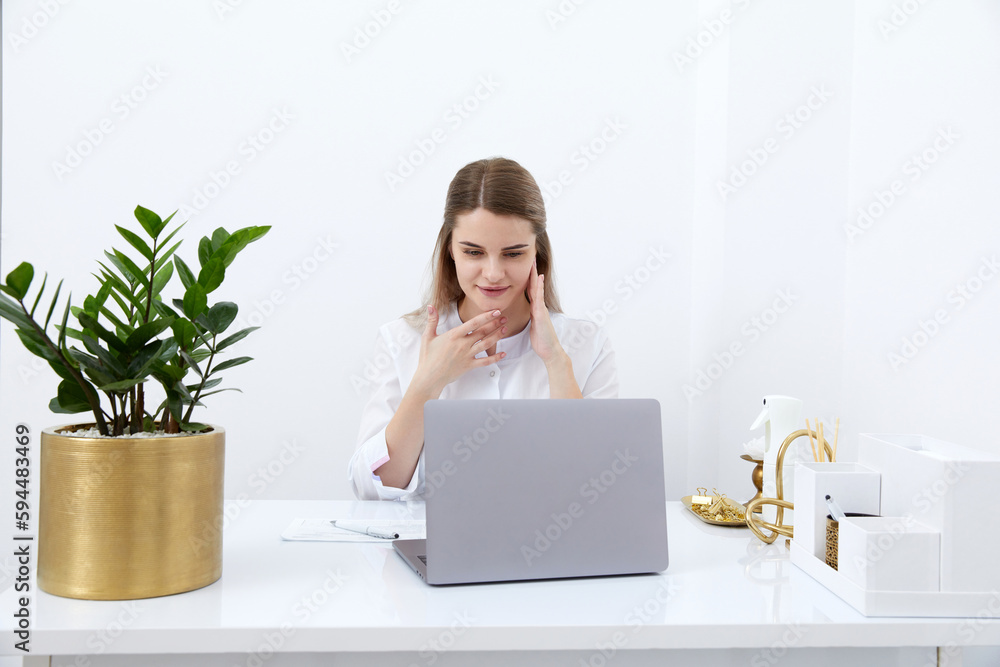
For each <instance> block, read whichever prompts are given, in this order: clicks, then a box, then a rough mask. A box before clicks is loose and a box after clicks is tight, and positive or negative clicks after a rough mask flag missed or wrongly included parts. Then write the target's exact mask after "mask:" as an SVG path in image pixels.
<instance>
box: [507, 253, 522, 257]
mask: <svg viewBox="0 0 1000 667" xmlns="http://www.w3.org/2000/svg"><path fill="white" fill-rule="evenodd" d="M523 254H524V253H523V252H509V253H507V256H508V257H520V256H521V255H523Z"/></svg>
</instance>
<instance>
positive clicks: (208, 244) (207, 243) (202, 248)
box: [198, 236, 212, 266]
mask: <svg viewBox="0 0 1000 667" xmlns="http://www.w3.org/2000/svg"><path fill="white" fill-rule="evenodd" d="M211 258H212V239H210V238H208V237H207V236H203V237H202V239H201V243H199V244H198V264H200V265H201V266H204V265H205V263H206V262H208V260H210V259H211Z"/></svg>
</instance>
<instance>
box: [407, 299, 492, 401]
mask: <svg viewBox="0 0 1000 667" xmlns="http://www.w3.org/2000/svg"><path fill="white" fill-rule="evenodd" d="M438 319H439V313H438V311H437V309H436V308H435V307H434V306H428V307H427V326H426V328H425V329H424V333H423V335H422V336H421V340H420V361H419V362H418V364H417V371H416V373H415V374H414V376H413V380H411V382H410V385H411V386H413V385H414V384H416V385H417V386H419V387H422V388H423V389H424V391H426V392H427V393H428V394H430V395H431V396H434V397H437V396H440V395H441V392H442V391H443V390H444V388H445V387H446V386H447V385H449V384H451V383H452V382H454V381H455V380H457V379H458V378H459V377H461V376H462V375H463V374H464V373H466V372H468V371H470V370H472V369H473V368H480V367H482V366H489V365H490V364H495V363H496V362H497V361H499V360H500V359H503V357H504V356H505V353H504V352H500V353H498V354H491V355H488V356H485V357H479V358H476V355H477V354H479V353H480V352H483V351H485V350H489V349H490V348H491V347H493V346H494V345H496V344H497V341H498V340H500V339H501V338H502V337H503V335H504V334H505V333H507V327H505V326H504V325H505V324H506V323H507V318H506V317H503V314H502V313H501V312H500V311H499V310H493V311H490V312H486V313H482V314H480V315H477V316H476V317H473V318H472V319H471V320H469V321H468V322H463V323H462V324H461V325H459V326H457V327H455V328H454V329H451V330H449V331H446V332H444V333H443V334H440V335H438V333H437V327H438Z"/></svg>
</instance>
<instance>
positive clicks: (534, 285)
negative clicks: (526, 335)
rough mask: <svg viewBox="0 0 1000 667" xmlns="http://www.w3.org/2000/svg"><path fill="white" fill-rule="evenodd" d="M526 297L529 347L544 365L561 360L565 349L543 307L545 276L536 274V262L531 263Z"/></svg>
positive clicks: (547, 311) (546, 309)
mask: <svg viewBox="0 0 1000 667" xmlns="http://www.w3.org/2000/svg"><path fill="white" fill-rule="evenodd" d="M528 298H529V300H530V302H531V331H530V340H531V348H532V349H533V350H534V351H535V354H537V355H538V356H539V357H540V358H541V360H542V361H543V362H545V365H546V366H549V365H551V364H552V363H555V362H560V361H563V359H564V358H565V356H566V351H565V350H563V347H562V345H561V344H560V343H559V337H558V336H556V329H555V327H554V326H552V318H551V317H549V309H548V308H546V307H545V276H544V275H541V276H540V275H538V266H537V265H536V264H532V265H531V275H530V276H529V277H528Z"/></svg>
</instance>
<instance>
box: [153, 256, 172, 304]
mask: <svg viewBox="0 0 1000 667" xmlns="http://www.w3.org/2000/svg"><path fill="white" fill-rule="evenodd" d="M173 275H174V264H173V262H168V263H167V264H164V265H163V268H161V269H159V270H158V271H157V272H156V275H154V276H153V298H154V299H155V298H156V297H158V296H159V295H160V292H162V291H163V288H164V287H166V285H167V283H168V282H170V278H171V277H172V276H173Z"/></svg>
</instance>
